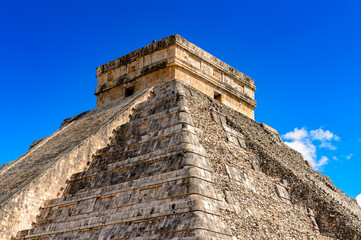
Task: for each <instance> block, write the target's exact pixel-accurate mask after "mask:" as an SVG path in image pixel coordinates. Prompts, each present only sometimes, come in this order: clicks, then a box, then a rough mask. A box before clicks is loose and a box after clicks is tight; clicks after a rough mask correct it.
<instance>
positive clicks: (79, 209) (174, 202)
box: [0, 36, 361, 240]
mask: <svg viewBox="0 0 361 240" xmlns="http://www.w3.org/2000/svg"><path fill="white" fill-rule="evenodd" d="M177 39H178V40H177ZM181 40H182V39H181V38H180V37H179V36H172V37H169V38H166V39H165V40H162V41H163V42H162V41H159V42H157V43H153V44H152V45H149V46H147V47H146V48H145V50H137V51H135V52H133V53H132V54H134V56H135V57H134V56H133V55H132V54H131V55H129V56H128V57H123V58H124V59H123V60H124V61H125V62H127V64H121V63H122V61H123V60H121V59H122V58H121V59H120V60H119V63H115V62H114V64H115V65H112V64H113V63H111V64H108V65H105V66H102V67H100V68H98V76H99V80H100V81H102V82H100V84H99V85H100V88H98V89H97V94H98V104H99V106H98V107H97V108H95V109H94V110H92V111H89V112H85V113H83V114H80V115H77V116H74V117H72V118H69V119H66V120H65V121H64V122H63V124H62V126H61V128H60V129H59V130H58V131H57V132H55V133H54V134H53V135H51V136H49V137H47V138H45V139H40V140H38V141H35V142H34V143H33V144H32V146H31V148H30V149H29V151H28V152H27V153H26V154H25V155H24V156H22V157H21V158H19V159H18V160H16V161H14V162H12V163H9V164H6V165H5V166H3V167H2V168H0V234H1V235H0V236H1V239H4V240H9V239H13V240H25V239H33V240H34V239H42V240H44V239H49V240H50V239H52V240H55V239H56V240H72V239H74V240H75V239H101V240H105V239H107V240H108V239H113V240H115V239H134V240H140V239H147V240H156V239H157V240H160V239H174V240H175V239H189V240H190V239H199V240H200V239H209V240H216V239H219V240H221V239H222V240H235V239H354V240H357V239H361V209H360V207H359V206H358V205H357V203H356V200H355V199H351V198H349V197H347V196H346V195H345V194H344V193H343V192H342V191H341V190H339V189H338V188H336V187H335V186H334V185H333V184H332V182H331V180H330V179H329V178H328V177H326V176H324V175H322V174H320V173H319V172H317V171H314V170H313V169H312V168H311V167H310V165H309V164H307V162H306V161H305V160H304V159H303V158H302V155H301V154H300V153H298V152H296V151H294V150H293V149H290V148H289V147H288V146H287V145H285V144H284V143H283V142H282V139H281V138H280V136H279V135H278V133H277V131H276V130H275V129H273V128H272V127H270V126H268V125H266V124H263V123H262V124H260V123H258V122H256V121H254V120H253V119H252V118H250V116H249V115H247V114H245V112H243V111H239V109H237V108H236V107H235V106H234V105H229V104H228V106H227V105H225V103H227V101H222V100H224V99H226V94H221V95H220V96H219V95H217V96H216V97H217V98H216V99H215V96H214V92H212V93H211V94H209V92H207V87H208V86H212V87H214V85H211V84H210V83H209V82H207V83H205V82H203V83H205V85H204V86H205V88H204V89H203V88H202V87H200V86H202V85H201V84H195V83H198V82H202V81H200V80H199V79H197V80H195V81H193V80H191V79H190V78H189V76H190V75H187V74H189V73H187V74H186V75H187V76H188V77H187V76H186V75H183V76H185V78H186V79H188V80H189V81H187V80H186V79H184V78H182V77H181V78H180V79H173V80H172V79H171V80H168V81H165V80H164V82H163V80H162V79H161V80H162V81H161V80H159V79H158V77H169V78H171V74H174V76H173V75H172V76H173V77H176V76H180V75H176V74H178V73H177V71H178V70H179V69H181V68H179V66H176V65H172V66H168V67H166V68H163V70H164V71H163V70H162V69H158V70H156V71H154V72H152V73H149V74H146V75H144V76H143V77H145V76H148V77H150V79H151V81H150V82H149V84H150V85H147V88H146V87H144V89H143V90H142V89H141V88H140V89H137V86H140V85H137V84H138V83H139V82H138V81H140V79H141V78H142V76H140V75H141V72H138V73H137V68H134V71H133V72H134V74H135V75H134V76H137V74H140V75H139V76H137V77H136V80H135V81H133V80H132V79H131V76H130V75H126V76H127V78H124V79H123V80H124V81H123V80H122V81H123V82H122V81H120V80H119V81H120V82H116V81H115V82H111V81H110V80H109V79H107V77H104V76H106V74H110V73H111V72H112V71H115V70H116V71H118V70H117V69H121V68H122V67H121V66H125V65H126V66H127V68H128V67H131V65H129V66H128V64H130V62H129V61H128V60H129V59H130V58H132V57H134V58H135V59H138V58H139V56H149V54H150V52H151V51H152V49H153V50H154V51H153V52H154V53H157V52H158V53H159V51H160V49H159V48H160V46H162V49H165V50H167V51H171V48H173V50H174V51H175V52H176V51H177V50H176V49H177V46H178V45H177V44H173V43H172V42H174V41H181ZM168 41H169V42H170V43H169V44H168V45H167V44H166V43H167V42H168ZM184 41H185V40H184ZM161 43H162V44H161ZM186 43H188V42H186ZM154 44H157V45H154ZM169 47H170V48H169ZM191 48H192V47H191ZM173 50H172V51H173ZM202 51H203V50H202ZM199 52H201V50H199ZM158 53H157V54H158ZM203 53H204V54H206V53H205V52H203ZM167 54H168V53H164V55H161V56H158V57H154V58H152V59H156V60H159V59H162V56H163V57H164V56H165V55H167ZM126 56H127V55H126ZM179 56H181V54H180V55H179ZM206 56H208V55H206ZM209 56H210V55H209ZM156 60H155V61H156ZM174 60H175V61H179V60H177V59H176V58H175V59H174ZM213 60H214V61H216V60H217V59H213ZM116 61H118V60H116ZM192 61H193V60H192ZM131 62H132V63H134V62H135V61H131ZM134 64H135V63H134ZM194 64H195V65H196V64H197V63H194ZM201 66H202V64H201ZM224 66H225V65H223V67H224ZM201 68H202V67H201ZM177 69H178V70H177ZM173 70H174V71H173ZM119 71H120V70H119ZM142 71H143V70H142ZM167 71H168V72H167ZM180 71H184V68H183V69H181V70H180ZM157 74H158V75H157ZM162 74H165V75H162ZM167 74H170V75H168V76H167ZM102 76H103V77H102ZM192 76H195V75H192ZM128 77H129V78H128ZM144 79H146V78H144ZM157 79H158V80H159V82H156V80H157ZM153 80H154V81H153ZM158 80H157V81H158ZM156 83H158V85H154V84H156ZM131 84H133V85H131ZM144 84H146V81H145V80H144ZM224 86H225V85H224ZM235 88H236V86H234V88H232V89H235ZM212 89H213V91H214V90H216V91H220V90H219V89H216V88H212ZM225 89H226V88H225ZM230 89H231V88H230ZM221 90H222V89H221ZM223 90H224V89H223ZM112 91H114V96H113V95H112ZM116 91H119V92H118V93H116ZM119 94H123V95H119ZM227 94H228V93H227ZM227 96H228V95H227ZM240 96H241V95H240ZM113 97H114V98H117V99H114V100H112V98H113ZM119 98H120V99H119ZM101 101H104V102H101ZM241 104H244V103H243V102H241ZM252 111H253V110H252Z"/></svg>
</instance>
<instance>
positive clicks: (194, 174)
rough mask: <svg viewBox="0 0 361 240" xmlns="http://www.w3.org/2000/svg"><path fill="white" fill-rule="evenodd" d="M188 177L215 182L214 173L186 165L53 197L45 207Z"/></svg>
mask: <svg viewBox="0 0 361 240" xmlns="http://www.w3.org/2000/svg"><path fill="white" fill-rule="evenodd" d="M186 178H194V179H198V180H200V181H204V182H209V183H212V182H213V178H212V173H210V172H208V171H205V170H203V169H201V168H197V167H193V166H192V167H184V168H183V169H179V170H175V171H172V172H167V173H162V174H159V175H155V176H151V177H145V178H141V179H136V180H132V181H128V182H124V183H119V184H116V185H112V186H103V187H100V188H97V189H91V190H88V191H87V192H78V193H77V194H75V195H64V196H62V197H60V198H56V199H52V200H49V201H47V202H45V206H44V207H51V206H54V205H61V204H63V205H66V204H69V203H72V202H76V201H81V200H87V199H89V198H96V197H105V196H108V195H114V194H117V193H120V192H127V191H133V190H136V189H142V188H148V187H150V186H156V185H160V184H164V183H171V182H175V181H178V180H182V179H186Z"/></svg>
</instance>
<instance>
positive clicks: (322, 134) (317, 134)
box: [310, 128, 340, 141]
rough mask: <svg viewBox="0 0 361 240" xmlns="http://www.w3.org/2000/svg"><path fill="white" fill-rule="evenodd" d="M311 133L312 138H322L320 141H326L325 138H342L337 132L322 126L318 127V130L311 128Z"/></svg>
mask: <svg viewBox="0 0 361 240" xmlns="http://www.w3.org/2000/svg"><path fill="white" fill-rule="evenodd" d="M310 135H311V138H312V140H320V141H325V140H336V141H338V140H340V138H339V137H338V136H336V135H335V134H333V133H332V132H330V131H329V130H326V131H325V130H323V129H322V128H319V129H316V130H311V131H310Z"/></svg>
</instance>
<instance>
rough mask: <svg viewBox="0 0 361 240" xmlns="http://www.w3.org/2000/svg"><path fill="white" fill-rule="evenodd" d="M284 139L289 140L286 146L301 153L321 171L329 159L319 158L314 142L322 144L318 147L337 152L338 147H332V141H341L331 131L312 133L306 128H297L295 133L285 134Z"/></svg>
mask: <svg viewBox="0 0 361 240" xmlns="http://www.w3.org/2000/svg"><path fill="white" fill-rule="evenodd" d="M282 137H283V138H284V139H286V140H288V141H285V144H286V145H288V146H289V147H291V148H293V149H295V150H296V151H298V152H300V153H301V154H302V156H303V158H304V159H305V160H307V161H309V162H310V163H311V165H312V166H313V168H314V169H316V170H320V169H321V167H322V166H324V165H326V164H327V163H328V161H329V159H328V157H326V156H321V158H320V159H318V158H317V147H316V145H315V144H314V143H313V141H315V140H317V141H320V142H321V143H320V144H319V145H318V147H319V148H327V149H330V150H335V149H336V147H335V146H334V145H332V143H331V141H332V140H335V141H338V140H340V138H339V137H338V136H336V135H335V134H333V133H332V132H330V131H329V130H326V131H325V130H323V129H322V128H319V129H316V130H311V131H310V132H308V131H307V130H306V129H305V128H301V129H298V128H295V129H294V130H293V131H291V132H288V133H286V134H284V135H283V136H282ZM334 159H335V157H334Z"/></svg>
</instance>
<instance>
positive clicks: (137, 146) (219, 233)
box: [14, 80, 232, 240]
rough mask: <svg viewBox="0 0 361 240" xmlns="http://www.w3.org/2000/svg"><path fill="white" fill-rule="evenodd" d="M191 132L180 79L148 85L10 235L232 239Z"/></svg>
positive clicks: (208, 166)
mask: <svg viewBox="0 0 361 240" xmlns="http://www.w3.org/2000/svg"><path fill="white" fill-rule="evenodd" d="M198 131H199V130H198V129H197V128H195V127H194V124H193V121H192V117H191V115H190V113H189V110H188V108H187V104H186V100H185V97H184V89H183V86H182V85H181V84H179V83H178V82H177V81H176V80H175V81H171V82H168V83H166V84H162V85H160V86H158V87H156V88H154V90H153V95H152V97H151V98H150V99H148V100H147V101H145V102H142V103H140V104H138V105H137V106H136V107H135V109H134V110H133V113H132V114H131V120H130V121H129V122H128V123H126V124H123V125H121V126H119V128H118V129H117V130H116V131H115V132H114V137H113V138H112V139H111V142H110V144H109V145H108V146H107V147H105V148H102V149H100V150H98V151H97V153H96V154H95V155H94V156H93V160H92V162H91V163H90V165H89V168H88V169H87V170H86V171H84V172H80V173H77V174H74V175H73V176H72V177H71V179H70V180H69V181H68V184H67V187H66V189H65V190H64V193H63V195H62V196H61V197H59V198H57V199H53V200H50V201H47V202H46V203H45V205H44V207H43V208H42V209H41V213H40V215H39V216H38V218H37V222H36V223H34V225H33V228H32V229H30V230H24V231H21V232H19V233H18V235H17V237H16V238H14V239H16V240H21V239H64V240H65V239H114V240H115V239H225V240H227V239H232V237H231V233H230V232H229V230H228V229H227V227H226V225H225V224H224V223H223V221H222V220H221V217H220V213H219V209H218V205H219V204H218V203H219V202H220V201H223V200H222V199H221V197H220V195H219V194H218V193H217V192H216V191H215V190H214V187H213V174H212V172H213V169H212V167H211V164H210V163H209V162H208V159H207V158H206V153H205V150H204V148H203V147H202V146H201V145H200V144H199V139H198V137H197V132H198ZM215 223H217V224H215Z"/></svg>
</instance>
